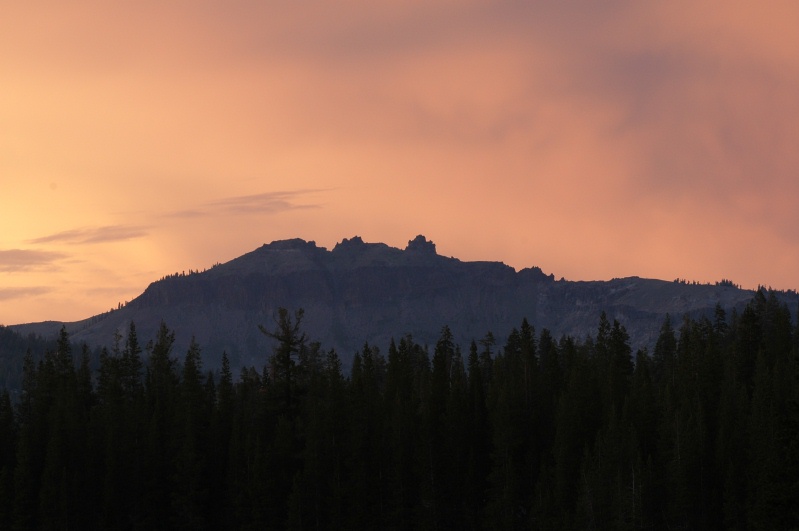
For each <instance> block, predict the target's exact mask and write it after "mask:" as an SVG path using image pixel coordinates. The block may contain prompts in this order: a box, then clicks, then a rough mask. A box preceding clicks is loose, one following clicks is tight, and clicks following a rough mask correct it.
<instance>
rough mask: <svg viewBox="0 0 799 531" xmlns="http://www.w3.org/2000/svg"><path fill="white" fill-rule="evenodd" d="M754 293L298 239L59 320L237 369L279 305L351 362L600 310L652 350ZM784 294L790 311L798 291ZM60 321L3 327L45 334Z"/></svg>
mask: <svg viewBox="0 0 799 531" xmlns="http://www.w3.org/2000/svg"><path fill="white" fill-rule="evenodd" d="M753 296H754V292H753V291H751V290H743V289H739V288H738V287H736V286H734V285H733V284H732V283H731V282H728V281H725V282H722V283H721V284H718V285H700V284H688V283H684V282H673V281H663V280H652V279H642V278H638V277H629V278H620V279H613V280H610V281H577V282H574V281H567V280H559V281H556V280H555V277H554V275H552V274H549V275H547V274H545V273H544V272H542V271H541V269H540V268H538V267H530V268H526V269H522V270H520V271H516V270H514V269H513V268H512V267H510V266H507V265H505V264H503V263H500V262H462V261H460V260H458V259H456V258H447V257H444V256H441V255H439V254H437V252H436V247H435V244H434V243H433V242H432V241H429V240H427V238H425V237H424V236H421V235H419V236H417V237H416V238H414V239H412V240H410V241H409V242H408V245H407V246H406V248H405V249H404V250H403V249H398V248H394V247H390V246H388V245H386V244H383V243H366V242H364V241H363V239H361V238H360V237H359V236H355V237H353V238H349V239H346V238H345V239H343V240H342V241H341V242H340V243H338V244H336V245H335V247H334V248H333V249H332V250H327V249H325V248H324V247H319V246H317V245H316V243H315V242H313V241H305V240H302V239H291V240H280V241H274V242H272V243H269V244H264V245H263V246H261V247H259V248H257V249H255V250H253V251H251V252H249V253H247V254H244V255H243V256H240V257H238V258H236V259H233V260H231V261H229V262H227V263H224V264H219V265H216V266H215V267H213V268H211V269H209V270H207V271H203V272H191V273H190V274H186V275H183V274H181V275H172V276H168V277H165V278H163V279H161V280H159V281H156V282H153V283H152V284H150V286H149V287H148V288H147V289H146V290H145V291H144V293H142V294H141V295H139V296H138V297H136V298H135V299H134V300H132V301H131V302H130V303H128V304H127V305H125V306H124V307H122V308H120V309H118V310H114V311H112V312H109V313H106V314H102V315H99V316H94V317H91V318H88V319H85V320H83V321H78V322H74V323H65V324H66V326H67V330H68V331H69V332H70V334H71V336H72V338H73V339H74V340H75V341H80V342H82V341H85V342H86V343H88V344H89V345H92V346H98V345H110V343H111V342H112V340H113V336H114V332H115V331H117V330H119V331H121V332H122V333H124V331H125V330H126V329H127V327H128V325H129V323H130V322H135V323H136V327H137V330H138V333H139V337H140V338H141V339H142V340H143V341H146V340H148V339H150V338H152V337H153V336H154V335H155V331H156V329H157V327H158V326H159V325H160V323H161V321H164V322H165V323H166V324H167V326H168V327H169V328H170V329H172V330H174V331H175V335H176V343H175V353H176V355H179V356H182V353H183V352H185V349H186V348H187V347H188V344H189V342H190V340H191V338H192V337H195V338H196V340H197V341H198V343H199V344H200V346H201V347H202V349H203V357H204V363H205V366H206V368H213V367H216V366H218V364H219V360H220V358H221V355H222V352H223V351H225V352H227V353H228V355H229V357H230V359H231V363H232V364H233V365H234V366H236V365H239V366H243V365H247V366H249V365H254V366H256V367H260V366H262V365H263V363H264V362H265V360H266V359H267V357H268V356H269V354H270V353H271V347H272V344H271V342H270V341H268V340H267V338H266V337H265V336H264V335H263V334H262V333H261V332H260V331H259V330H258V325H259V324H263V325H265V326H266V327H267V328H270V327H271V326H272V325H273V318H274V316H275V314H276V312H277V309H278V308H280V307H285V308H288V309H289V310H294V309H298V308H303V309H304V310H305V320H304V326H303V328H304V330H305V331H306V333H307V336H308V337H309V338H310V339H311V340H315V341H319V342H321V344H322V347H323V348H324V349H330V348H335V349H336V350H337V351H338V352H339V354H340V356H341V357H342V359H343V360H344V362H345V363H348V362H349V360H350V359H351V357H352V355H353V354H354V352H355V351H356V350H359V349H360V348H361V347H362V346H363V344H364V342H369V343H370V344H371V345H376V346H378V347H379V348H380V349H386V348H387V347H388V345H389V342H390V341H391V339H392V338H396V339H399V338H400V337H401V336H403V335H405V334H412V335H413V337H414V339H415V340H416V341H417V342H420V343H427V344H430V345H433V344H434V343H435V341H436V340H437V338H438V335H439V333H440V331H441V328H442V327H443V326H444V325H448V326H449V327H450V329H451V330H452V332H453V334H454V336H455V338H456V340H457V341H459V342H460V344H461V346H462V347H463V348H467V347H468V344H469V342H470V341H471V340H472V339H475V340H477V339H480V338H482V337H483V336H484V335H485V334H486V333H487V332H489V331H491V332H492V333H493V335H494V336H495V337H496V338H497V345H502V341H503V339H504V337H506V336H507V334H508V333H509V332H510V331H511V330H512V329H513V328H514V327H517V328H518V327H519V325H520V324H521V322H522V319H524V318H527V320H528V321H529V322H530V324H532V325H533V326H534V327H535V328H536V330H537V331H539V332H540V331H541V329H543V328H547V329H549V330H550V331H551V332H552V334H553V336H554V337H560V336H561V335H564V334H565V335H571V336H574V337H577V338H580V339H583V338H585V337H586V336H589V335H593V334H594V333H595V330H596V326H597V323H598V319H599V315H600V313H601V312H602V311H604V312H606V313H607V315H608V317H609V318H610V319H618V320H619V322H620V323H621V324H622V325H624V326H625V327H626V328H627V330H628V332H629V334H630V338H631V344H632V347H633V349H637V348H645V347H649V348H651V346H652V345H653V344H654V341H655V339H656V337H657V333H658V331H659V328H660V325H661V323H662V321H663V318H664V317H665V315H666V314H667V313H668V314H671V316H672V317H673V318H674V319H679V318H680V317H681V316H682V315H684V314H688V315H691V316H698V315H703V314H704V315H712V314H713V311H714V309H715V307H716V305H717V304H719V305H721V306H722V307H723V308H725V309H726V310H728V311H729V310H734V309H738V310H740V309H742V308H743V307H744V306H745V305H746V304H747V302H748V301H750V300H751V299H752V297H753ZM780 297H781V298H782V299H783V300H784V301H785V302H786V303H787V304H788V305H789V308H790V309H791V311H792V312H795V311H796V307H797V302H798V301H799V297H797V294H796V292H781V294H780ZM61 326H62V323H59V322H46V323H32V324H24V325H14V326H12V327H10V328H12V329H14V330H16V331H18V332H21V333H23V334H27V333H30V332H34V333H37V334H41V335H42V336H45V337H48V336H53V335H55V333H57V331H58V330H59V329H60V327H61Z"/></svg>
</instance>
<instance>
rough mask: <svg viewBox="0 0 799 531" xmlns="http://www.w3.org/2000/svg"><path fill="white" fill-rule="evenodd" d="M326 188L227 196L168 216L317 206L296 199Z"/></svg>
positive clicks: (273, 211)
mask: <svg viewBox="0 0 799 531" xmlns="http://www.w3.org/2000/svg"><path fill="white" fill-rule="evenodd" d="M324 191H326V190H321V189H319V190H288V191H279V192H265V193H261V194H251V195H242V196H235V197H227V198H224V199H220V200H218V201H212V202H209V203H205V204H204V205H202V206H200V207H197V208H193V209H187V210H181V211H180V212H176V213H174V214H170V217H179V218H198V217H204V216H212V215H219V214H234V215H235V214H277V213H279V212H285V211H289V210H299V209H306V208H319V207H320V206H321V205H319V204H318V203H305V204H298V203H297V202H296V201H297V200H298V199H300V198H302V197H305V196H308V195H310V194H314V193H318V192H324Z"/></svg>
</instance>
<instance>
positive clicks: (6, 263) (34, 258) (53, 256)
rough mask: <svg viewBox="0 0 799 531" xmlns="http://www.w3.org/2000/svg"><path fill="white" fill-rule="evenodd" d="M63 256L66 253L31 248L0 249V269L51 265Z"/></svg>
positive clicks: (8, 269) (29, 268) (19, 269)
mask: <svg viewBox="0 0 799 531" xmlns="http://www.w3.org/2000/svg"><path fill="white" fill-rule="evenodd" d="M65 257H66V255H64V254H61V253H55V252H51V251H36V250H31V249H7V250H4V251H3V250H0V271H4V272H13V271H30V270H32V269H39V268H42V267H46V266H49V265H52V264H53V262H55V261H57V260H60V259H62V258H65ZM9 289H11V288H9Z"/></svg>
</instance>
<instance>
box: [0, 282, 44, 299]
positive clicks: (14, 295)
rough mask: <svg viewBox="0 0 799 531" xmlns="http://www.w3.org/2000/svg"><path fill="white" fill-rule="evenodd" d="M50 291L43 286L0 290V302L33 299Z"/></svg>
mask: <svg viewBox="0 0 799 531" xmlns="http://www.w3.org/2000/svg"><path fill="white" fill-rule="evenodd" d="M50 291H52V290H51V289H50V288H46V287H43V286H33V287H23V288H0V301H7V300H13V299H23V298H27V297H35V296H36V295H42V294H44V293H48V292H50Z"/></svg>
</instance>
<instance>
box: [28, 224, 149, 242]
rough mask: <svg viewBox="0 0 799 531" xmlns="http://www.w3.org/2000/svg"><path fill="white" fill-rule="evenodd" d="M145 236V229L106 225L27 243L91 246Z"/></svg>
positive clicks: (69, 231) (70, 231)
mask: <svg viewBox="0 0 799 531" xmlns="http://www.w3.org/2000/svg"><path fill="white" fill-rule="evenodd" d="M146 235H147V229H146V228H145V227H127V226H124V225H108V226H105V227H90V228H83V229H72V230H67V231H63V232H57V233H55V234H50V235H49V236H42V237H41V238H36V239H33V240H29V241H28V243H54V242H55V243H69V244H92V243H108V242H117V241H124V240H131V239H133V238H140V237H142V236H146Z"/></svg>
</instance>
